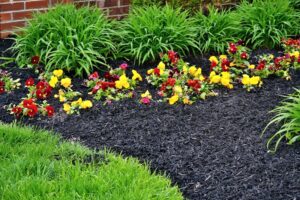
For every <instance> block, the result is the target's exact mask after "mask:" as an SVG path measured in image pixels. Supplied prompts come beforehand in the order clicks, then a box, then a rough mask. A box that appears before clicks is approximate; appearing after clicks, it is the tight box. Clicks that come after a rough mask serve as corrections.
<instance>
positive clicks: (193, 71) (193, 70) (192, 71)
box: [189, 66, 197, 76]
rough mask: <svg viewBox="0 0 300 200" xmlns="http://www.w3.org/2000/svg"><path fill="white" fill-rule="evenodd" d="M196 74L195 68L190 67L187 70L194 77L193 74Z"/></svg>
mask: <svg viewBox="0 0 300 200" xmlns="http://www.w3.org/2000/svg"><path fill="white" fill-rule="evenodd" d="M196 72H197V68H196V67H195V66H192V67H190V68H189V73H190V74H191V75H192V76H195V73H196Z"/></svg>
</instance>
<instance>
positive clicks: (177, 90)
mask: <svg viewBox="0 0 300 200" xmlns="http://www.w3.org/2000/svg"><path fill="white" fill-rule="evenodd" d="M173 89H174V92H175V93H176V94H182V88H181V87H180V86H179V85H176V86H174V88H173Z"/></svg>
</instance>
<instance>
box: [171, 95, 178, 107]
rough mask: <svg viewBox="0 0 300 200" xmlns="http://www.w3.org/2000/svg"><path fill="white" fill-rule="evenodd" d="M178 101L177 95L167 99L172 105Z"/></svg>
mask: <svg viewBox="0 0 300 200" xmlns="http://www.w3.org/2000/svg"><path fill="white" fill-rule="evenodd" d="M178 99H179V96H178V95H177V94H174V95H173V96H172V97H170V98H169V104H170V105H173V104H174V103H176V102H177V101H178Z"/></svg>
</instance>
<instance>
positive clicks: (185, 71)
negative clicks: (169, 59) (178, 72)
mask: <svg viewBox="0 0 300 200" xmlns="http://www.w3.org/2000/svg"><path fill="white" fill-rule="evenodd" d="M182 71H183V73H184V74H187V72H188V67H187V66H186V65H184V66H183V68H182Z"/></svg>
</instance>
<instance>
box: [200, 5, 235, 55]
mask: <svg viewBox="0 0 300 200" xmlns="http://www.w3.org/2000/svg"><path fill="white" fill-rule="evenodd" d="M195 19H196V27H197V34H198V35H197V39H198V41H199V46H200V50H201V51H202V52H210V51H215V52H219V53H224V52H225V51H226V49H227V44H228V43H229V42H231V41H237V40H238V36H237V34H238V32H239V31H240V26H239V21H238V20H236V19H234V15H233V14H232V12H229V11H218V10H217V9H215V8H214V7H210V8H209V14H208V15H207V16H206V15H204V14H203V12H202V11H199V12H198V13H197V14H196V15H195Z"/></svg>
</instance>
